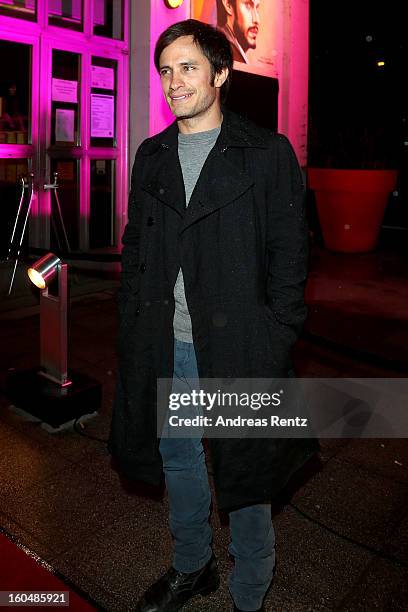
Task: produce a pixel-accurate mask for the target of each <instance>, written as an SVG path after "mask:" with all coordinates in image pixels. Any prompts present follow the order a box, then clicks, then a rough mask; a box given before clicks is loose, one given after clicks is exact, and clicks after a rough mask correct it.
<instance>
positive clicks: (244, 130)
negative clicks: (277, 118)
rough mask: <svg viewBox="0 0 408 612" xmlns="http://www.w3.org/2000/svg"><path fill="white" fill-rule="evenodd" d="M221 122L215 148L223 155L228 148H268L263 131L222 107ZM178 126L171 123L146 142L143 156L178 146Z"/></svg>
mask: <svg viewBox="0 0 408 612" xmlns="http://www.w3.org/2000/svg"><path fill="white" fill-rule="evenodd" d="M222 114H223V121H222V124H221V132H220V135H219V136H218V139H217V142H216V144H215V146H216V147H217V148H218V149H219V150H220V151H221V152H222V153H223V152H224V151H225V150H226V149H229V148H230V147H245V148H247V147H256V148H262V149H266V148H267V147H268V145H267V142H266V138H265V135H264V131H263V130H262V128H259V127H258V126H257V125H255V124H254V123H250V122H248V120H247V119H244V118H243V117H240V116H239V115H237V114H235V113H233V112H232V111H230V110H228V109H227V108H226V107H222ZM178 133H179V130H178V125H177V121H173V123H172V124H170V125H169V127H167V128H166V129H165V130H163V131H162V132H160V133H159V134H157V135H156V136H153V137H152V138H149V139H148V140H146V141H145V142H144V143H143V145H142V147H141V150H142V153H143V154H144V155H152V154H153V153H155V152H156V151H157V150H159V149H160V148H161V147H162V148H164V149H169V148H173V147H177V145H178Z"/></svg>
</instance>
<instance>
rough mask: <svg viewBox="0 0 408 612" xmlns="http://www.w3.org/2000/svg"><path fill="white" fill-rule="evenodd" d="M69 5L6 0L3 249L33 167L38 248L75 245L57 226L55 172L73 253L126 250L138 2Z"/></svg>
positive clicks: (1, 55)
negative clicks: (122, 245) (132, 47)
mask: <svg viewBox="0 0 408 612" xmlns="http://www.w3.org/2000/svg"><path fill="white" fill-rule="evenodd" d="M66 7H67V3H61V2H58V1H52V2H51V1H50V0H49V1H48V2H44V1H42V0H38V1H37V2H35V0H30V1H28V0H26V2H23V3H22V2H13V1H11V0H8V1H7V2H3V1H1V0H0V61H1V64H2V66H6V69H4V70H2V72H1V75H2V76H0V202H1V209H0V215H1V219H0V221H1V223H0V226H1V227H2V228H3V232H2V235H1V244H2V251H4V249H5V248H6V242H7V236H6V234H8V233H9V229H10V226H11V222H12V218H13V216H14V211H15V210H16V207H17V204H18V177H19V175H21V174H23V175H24V174H25V175H27V174H29V173H31V172H32V173H33V175H34V199H33V205H32V215H31V219H30V225H29V247H30V250H33V249H34V250H35V249H40V250H43V249H47V250H48V249H50V248H54V249H55V250H58V249H60V250H66V244H65V243H64V241H63V240H61V236H62V234H61V232H60V231H59V230H60V228H58V227H57V228H55V227H54V225H53V223H52V219H53V215H52V211H53V207H55V190H54V189H53V187H52V185H53V184H54V182H55V181H54V173H55V172H57V173H58V191H57V194H58V195H59V203H60V206H61V209H62V213H63V215H62V216H63V220H64V226H65V229H66V232H67V235H68V238H69V246H70V250H72V251H74V252H75V251H77V252H80V253H92V252H93V251H101V250H102V251H107V252H112V251H113V252H116V251H117V250H119V249H118V243H119V238H120V235H121V232H122V230H123V218H124V214H125V208H126V194H127V137H128V135H127V132H128V125H127V121H128V120H127V117H128V96H127V93H126V92H127V91H128V78H129V66H128V53H127V50H128V23H127V21H128V19H127V15H128V2H127V1H126V0H117V1H116V0H94V1H93V2H91V1H90V2H81V0H79V1H78V2H73V3H71V4H70V7H71V8H70V10H69V11H67V9H66ZM8 68H10V69H8ZM7 107H8V109H7ZM58 238H59V240H58Z"/></svg>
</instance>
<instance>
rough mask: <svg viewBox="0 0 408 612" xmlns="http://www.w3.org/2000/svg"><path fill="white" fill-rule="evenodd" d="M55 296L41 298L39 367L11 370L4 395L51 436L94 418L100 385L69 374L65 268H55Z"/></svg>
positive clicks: (78, 374)
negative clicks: (19, 370) (78, 421)
mask: <svg viewBox="0 0 408 612" xmlns="http://www.w3.org/2000/svg"><path fill="white" fill-rule="evenodd" d="M57 284H58V295H54V294H53V293H52V292H50V289H49V287H46V288H45V289H42V290H41V296H40V355H41V360H40V364H41V365H40V367H37V368H33V369H31V370H26V371H23V372H18V371H10V372H9V375H8V377H7V382H6V394H7V396H8V397H9V399H10V400H11V401H12V402H13V404H14V405H15V406H16V407H17V408H18V409H19V412H20V414H21V411H23V412H24V413H26V414H27V416H29V415H31V416H33V417H35V419H36V420H38V421H41V422H42V425H43V427H44V428H45V429H46V430H47V431H48V432H50V433H53V432H56V431H59V430H61V429H66V428H67V427H70V426H71V425H72V423H73V422H74V421H75V420H77V419H79V418H82V420H85V419H87V418H90V417H92V416H96V415H97V411H98V410H99V408H100V405H101V401H102V386H101V383H100V382H98V381H97V380H94V379H93V378H91V377H89V376H87V375H86V374H82V373H81V372H75V371H68V359H67V309H68V307H67V302H68V266H67V264H63V263H62V262H61V263H59V264H58V267H57Z"/></svg>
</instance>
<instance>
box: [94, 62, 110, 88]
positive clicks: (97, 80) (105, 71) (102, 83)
mask: <svg viewBox="0 0 408 612" xmlns="http://www.w3.org/2000/svg"><path fill="white" fill-rule="evenodd" d="M91 87H96V88H98V89H112V90H113V89H114V88H115V71H114V69H113V68H104V67H103V66H91Z"/></svg>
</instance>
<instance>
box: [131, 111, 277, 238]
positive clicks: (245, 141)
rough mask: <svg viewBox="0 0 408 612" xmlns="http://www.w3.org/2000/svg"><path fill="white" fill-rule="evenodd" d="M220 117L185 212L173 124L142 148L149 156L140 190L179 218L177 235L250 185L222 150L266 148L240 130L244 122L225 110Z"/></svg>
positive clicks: (249, 134) (243, 129)
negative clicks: (217, 128)
mask: <svg viewBox="0 0 408 612" xmlns="http://www.w3.org/2000/svg"><path fill="white" fill-rule="evenodd" d="M223 115H224V119H223V123H222V126H221V133H220V135H219V137H218V139H217V142H216V144H215V146H214V147H213V149H212V150H211V151H210V153H209V155H208V157H207V159H206V161H205V164H204V166H203V169H202V171H201V174H200V177H199V179H198V181H197V184H196V186H195V189H194V191H193V193H192V196H191V199H190V202H189V206H188V208H187V209H186V196H185V189H184V181H183V174H182V171H181V166H180V161H179V157H178V127H177V121H174V123H172V124H171V125H170V126H169V127H168V128H167V129H166V130H164V131H163V132H162V133H161V134H158V135H157V136H154V137H153V138H150V139H149V140H147V141H146V142H145V143H144V145H142V153H144V154H145V155H149V156H151V163H149V164H147V166H148V172H147V175H146V177H145V179H144V181H143V183H142V189H144V190H145V191H147V192H148V193H150V194H151V195H152V196H154V197H155V198H156V199H157V200H158V201H159V202H162V203H163V204H165V205H167V206H169V207H170V208H172V209H173V210H174V211H176V212H177V213H178V214H179V215H180V217H181V218H182V221H181V227H180V232H183V231H184V230H185V229H186V228H188V227H189V226H190V225H192V224H193V223H195V222H196V221H198V220H200V219H201V218H203V217H206V216H207V215H209V214H211V213H212V212H215V211H216V210H219V209H220V208H222V207H224V206H227V205H228V204H230V203H231V202H233V201H234V200H236V199H237V198H239V197H240V196H241V195H242V194H243V193H245V192H246V191H247V190H248V189H250V187H252V185H253V184H254V180H253V179H252V178H251V177H250V176H248V175H247V174H245V173H243V172H242V171H240V170H239V169H238V168H237V167H236V166H234V165H233V164H232V163H231V162H230V161H229V160H228V159H227V157H226V156H225V151H226V150H227V149H229V148H235V147H238V148H248V147H250V148H251V147H261V148H266V146H267V145H266V144H265V140H264V139H263V138H262V137H260V136H259V135H256V134H255V133H254V132H253V131H248V128H244V126H246V123H245V122H240V118H239V117H235V115H233V114H231V113H230V112H229V111H228V110H227V109H226V108H223Z"/></svg>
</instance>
